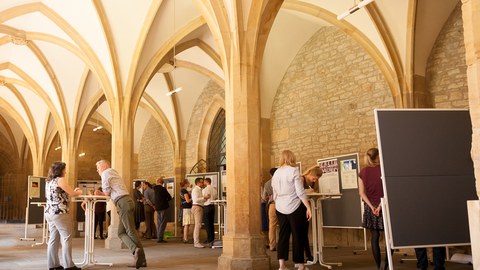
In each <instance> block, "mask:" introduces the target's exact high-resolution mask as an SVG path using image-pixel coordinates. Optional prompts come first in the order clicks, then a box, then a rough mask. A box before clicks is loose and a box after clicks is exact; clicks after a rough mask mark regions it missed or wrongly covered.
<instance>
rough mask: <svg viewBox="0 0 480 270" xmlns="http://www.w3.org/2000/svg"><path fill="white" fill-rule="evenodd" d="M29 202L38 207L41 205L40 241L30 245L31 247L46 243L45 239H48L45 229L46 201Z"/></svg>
mask: <svg viewBox="0 0 480 270" xmlns="http://www.w3.org/2000/svg"><path fill="white" fill-rule="evenodd" d="M31 204H35V205H37V206H38V207H43V213H44V214H43V223H42V242H40V243H35V244H33V245H32V247H34V246H41V245H45V244H47V240H48V230H47V226H46V224H47V222H46V221H45V206H47V203H46V202H31Z"/></svg>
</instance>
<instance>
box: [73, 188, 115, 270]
mask: <svg viewBox="0 0 480 270" xmlns="http://www.w3.org/2000/svg"><path fill="white" fill-rule="evenodd" d="M108 200H110V196H96V195H80V196H78V197H73V198H72V201H73V202H85V248H84V257H83V261H82V262H81V263H78V264H77V266H79V267H82V268H83V267H86V266H90V265H106V266H110V267H111V266H113V263H98V262H97V261H96V260H95V258H94V249H95V245H94V244H95V243H94V233H95V227H94V226H95V204H96V203H97V202H107V201H108Z"/></svg>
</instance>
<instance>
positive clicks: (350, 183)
mask: <svg viewBox="0 0 480 270" xmlns="http://www.w3.org/2000/svg"><path fill="white" fill-rule="evenodd" d="M340 165H341V166H340V175H341V177H340V179H342V189H354V188H358V180H357V179H358V174H357V161H356V160H355V159H345V160H341V161H340Z"/></svg>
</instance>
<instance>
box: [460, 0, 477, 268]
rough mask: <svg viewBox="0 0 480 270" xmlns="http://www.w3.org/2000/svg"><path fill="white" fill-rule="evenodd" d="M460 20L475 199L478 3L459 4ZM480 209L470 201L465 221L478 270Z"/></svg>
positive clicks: (474, 0)
mask: <svg viewBox="0 0 480 270" xmlns="http://www.w3.org/2000/svg"><path fill="white" fill-rule="evenodd" d="M462 3H463V5H462V15H463V16H462V17H463V29H464V37H465V56H466V57H465V58H466V63H467V80H468V101H469V107H470V117H471V121H472V129H473V133H472V151H471V153H472V159H473V165H474V172H475V178H476V179H477V181H476V189H477V196H478V195H479V194H480V180H479V179H480V32H479V31H478V26H479V25H480V0H462ZM479 216H480V207H479V203H478V201H469V203H468V218H469V223H470V240H471V243H472V255H473V268H474V269H480V233H479V231H480V219H479Z"/></svg>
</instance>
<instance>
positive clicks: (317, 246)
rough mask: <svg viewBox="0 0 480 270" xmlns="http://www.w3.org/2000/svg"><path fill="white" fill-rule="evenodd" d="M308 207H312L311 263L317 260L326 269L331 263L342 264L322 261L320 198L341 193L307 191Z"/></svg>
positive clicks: (329, 197)
mask: <svg viewBox="0 0 480 270" xmlns="http://www.w3.org/2000/svg"><path fill="white" fill-rule="evenodd" d="M307 196H308V197H309V200H310V207H311V209H312V219H311V220H312V222H311V223H312V235H313V264H316V263H317V262H318V263H319V264H320V265H321V266H323V267H326V268H328V269H332V266H331V265H337V266H342V263H327V262H325V261H323V216H322V200H326V199H339V198H340V197H341V194H327V193H308V194H307Z"/></svg>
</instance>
